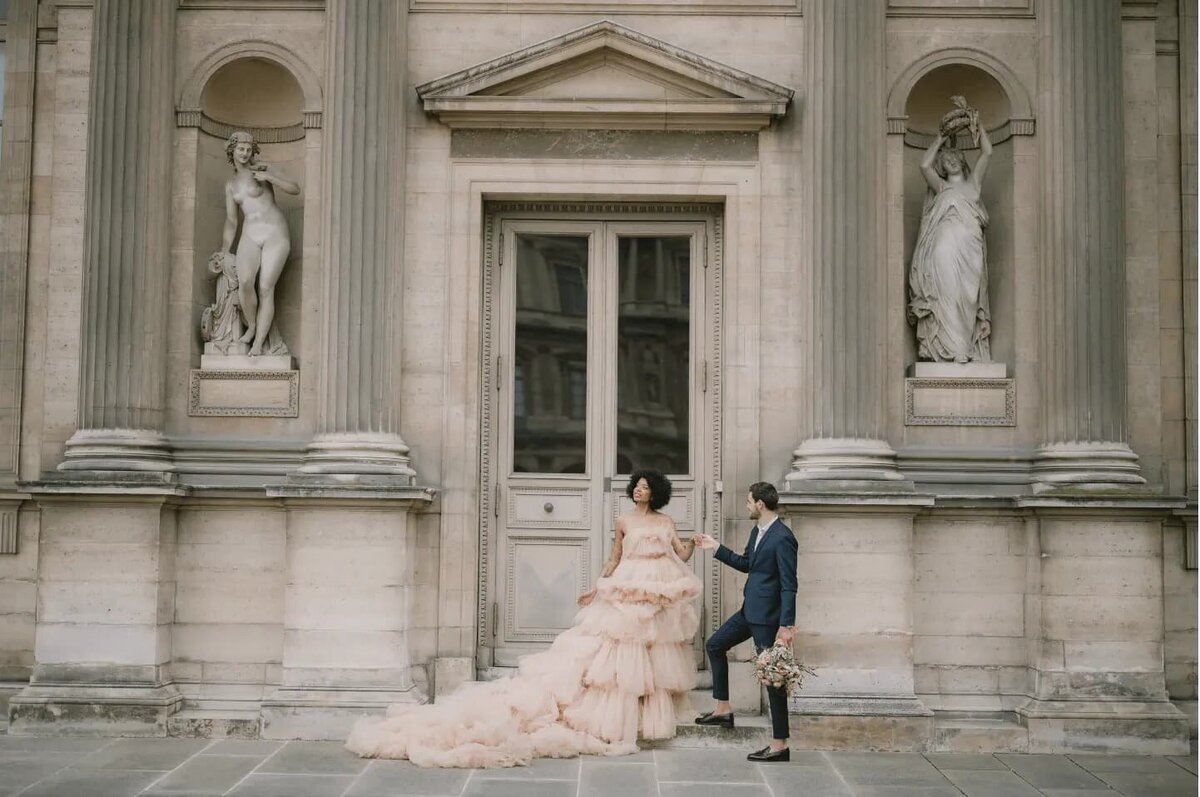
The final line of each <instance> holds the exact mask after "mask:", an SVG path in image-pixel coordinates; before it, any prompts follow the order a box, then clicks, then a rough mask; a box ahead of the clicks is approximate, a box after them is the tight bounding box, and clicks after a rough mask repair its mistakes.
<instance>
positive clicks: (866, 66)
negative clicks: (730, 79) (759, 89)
mask: <svg viewBox="0 0 1200 797" xmlns="http://www.w3.org/2000/svg"><path fill="white" fill-rule="evenodd" d="M885 11H886V0H811V2H809V3H808V4H807V5H806V13H805V18H804V29H805V33H804V53H805V55H804V57H805V66H806V70H805V72H806V74H807V75H808V87H807V92H806V95H805V96H806V98H807V103H806V106H805V108H804V109H803V114H804V144H805V164H804V165H805V186H806V189H805V203H804V213H805V214H806V221H807V225H806V226H807V232H808V236H809V240H810V244H809V247H808V252H807V254H808V257H809V260H810V263H809V264H808V267H809V269H810V270H811V274H812V280H811V285H812V297H811V305H810V312H809V317H810V319H811V324H812V326H811V329H810V336H809V338H810V347H811V355H810V356H809V358H808V366H809V380H808V381H809V384H810V385H811V386H812V389H811V395H812V409H811V414H810V417H809V418H808V419H807V421H808V433H807V439H806V440H805V441H804V442H803V443H802V444H801V445H800V447H799V448H798V449H797V450H796V452H795V459H794V461H793V467H792V472H791V473H789V474H788V476H787V480H788V482H789V484H793V485H794V484H796V483H804V482H806V481H809V480H813V479H817V480H827V479H838V480H844V479H849V480H856V481H857V480H866V481H881V480H882V481H890V480H895V479H899V478H900V474H899V471H897V469H896V464H895V452H894V451H892V449H891V447H890V446H889V445H888V444H887V442H886V441H885V440H884V437H885V435H884V418H885V415H884V403H883V398H884V393H883V388H884V385H885V384H886V380H885V374H884V368H885V360H884V353H885V352H884V339H883V335H884V321H885V315H886V314H885V311H884V308H885V307H886V297H885V296H884V293H883V288H884V285H885V283H886V279H885V276H886V275H885V273H884V270H883V265H884V261H885V258H884V251H883V246H884V214H883V210H884V208H883V201H884V196H883V191H882V188H881V186H882V185H883V183H884V179H883V177H884V156H885V150H884V136H885V133H886V129H885V108H884V85H885V82H884V55H885V53H884V23H885Z"/></svg>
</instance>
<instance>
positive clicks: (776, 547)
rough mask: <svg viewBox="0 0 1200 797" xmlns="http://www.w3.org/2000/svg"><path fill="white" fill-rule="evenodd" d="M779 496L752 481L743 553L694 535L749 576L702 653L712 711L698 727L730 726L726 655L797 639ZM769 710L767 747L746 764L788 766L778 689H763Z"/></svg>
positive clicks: (782, 696)
mask: <svg viewBox="0 0 1200 797" xmlns="http://www.w3.org/2000/svg"><path fill="white" fill-rule="evenodd" d="M778 506H779V493H778V491H776V489H775V485H773V484H770V483H768V482H756V483H754V484H752V485H750V492H749V494H748V495H747V496H746V510H747V512H749V514H750V519H751V520H754V521H757V524H756V525H755V527H754V530H753V531H752V532H750V541H749V542H748V543H747V544H746V552H745V553H743V554H740V555H739V554H736V553H734V552H733V551H731V550H730V549H729V548H727V547H725V546H724V545H720V544H718V543H717V541H716V540H715V539H713V538H712V537H710V536H709V535H707V534H700V535H697V544H698V545H700V547H702V548H705V549H708V550H712V549H714V548H715V549H716V553H714V554H713V555H714V556H715V557H716V558H717V559H718V560H720V561H722V562H724V563H725V564H727V565H729V566H730V567H732V568H733V569H735V570H740V571H741V572H743V573H746V574H748V576H749V577H748V578H747V579H746V587H745V589H744V590H743V591H742V594H743V597H744V600H743V601H742V608H741V609H739V610H738V611H737V613H736V614H734V615H733V616H732V617H730V618H729V619H728V620H726V621H725V624H724V625H722V626H721V627H720V628H719V629H717V632H716V633H715V634H713V635H712V636H711V637H709V639H708V642H707V643H706V644H705V646H704V648H705V650H707V651H708V660H709V663H710V664H711V667H712V679H713V697H714V698H715V699H716V701H717V705H716V707H715V708H714V709H713V710H712V711H710V712H708V713H707V714H703V715H701V716H699V717H697V718H696V724H697V725H718V726H720V727H723V728H732V727H733V707H732V706H730V705H729V662H728V660H727V659H726V658H725V655H726V654H727V653H728V652H729V651H730V650H731V649H732V648H733V647H734V646H735V645H739V644H741V643H742V642H745V641H746V640H747V639H750V638H753V639H754V646H755V648H756V649H757V650H759V651H762V650H763V649H764V648H767V647H770V646H771V645H772V644H774V643H776V642H782V643H783V644H785V645H790V644H791V643H792V638H793V637H794V636H795V635H796V628H795V623H796V538H795V537H794V536H793V535H792V530H791V529H789V528H788V527H787V526H786V525H784V523H783V521H782V520H780V519H779V516H778V515H776V514H775V509H776V508H777V507H778ZM767 699H768V702H769V703H770V706H771V729H772V731H773V733H772V736H773V737H774V738H773V739H772V740H771V744H770V746H768V747H764V748H763V749H761V750H757V751H755V752H753V753H751V754H750V755H749V756H747V758H748V759H749V760H751V761H789V760H791V751H790V750H788V746H787V740H788V715H787V694H786V693H785V691H784V690H783V689H782V688H778V687H770V686H769V687H767Z"/></svg>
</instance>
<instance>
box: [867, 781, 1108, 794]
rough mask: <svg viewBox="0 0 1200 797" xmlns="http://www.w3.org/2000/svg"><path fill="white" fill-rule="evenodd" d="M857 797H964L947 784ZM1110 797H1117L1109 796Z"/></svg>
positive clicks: (873, 788) (871, 790)
mask: <svg viewBox="0 0 1200 797" xmlns="http://www.w3.org/2000/svg"><path fill="white" fill-rule="evenodd" d="M854 795H855V797H962V792H960V791H959V790H958V789H956V788H954V787H953V786H951V785H950V784H949V783H946V784H945V785H944V786H942V785H938V786H934V785H923V786H920V785H912V784H906V785H891V784H885V785H870V786H855V787H854ZM1109 797H1115V796H1114V795H1109Z"/></svg>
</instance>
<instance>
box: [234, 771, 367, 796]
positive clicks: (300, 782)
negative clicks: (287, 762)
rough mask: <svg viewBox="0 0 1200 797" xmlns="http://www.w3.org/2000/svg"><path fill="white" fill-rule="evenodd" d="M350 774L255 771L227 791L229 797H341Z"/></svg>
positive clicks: (350, 777) (349, 782)
mask: <svg viewBox="0 0 1200 797" xmlns="http://www.w3.org/2000/svg"><path fill="white" fill-rule="evenodd" d="M353 781H354V778H353V776H351V775H260V774H258V773H255V774H253V775H250V776H248V777H247V778H246V779H245V780H243V781H242V782H241V783H240V784H238V787H237V788H236V789H234V790H233V791H231V792H228V794H229V797H341V796H342V795H343V794H345V793H346V787H348V786H349V785H350V784H351V783H352V782H353Z"/></svg>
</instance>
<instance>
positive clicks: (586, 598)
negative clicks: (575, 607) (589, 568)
mask: <svg viewBox="0 0 1200 797" xmlns="http://www.w3.org/2000/svg"><path fill="white" fill-rule="evenodd" d="M595 597H596V588H595V587H593V588H592V589H589V590H588V591H587V592H585V593H583V594H582V595H580V596H579V599H578V600H577V601H575V602H576V603H578V604H579V605H580V606H587V605H588V604H590V603H591V602H592V600H593V599H595Z"/></svg>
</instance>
